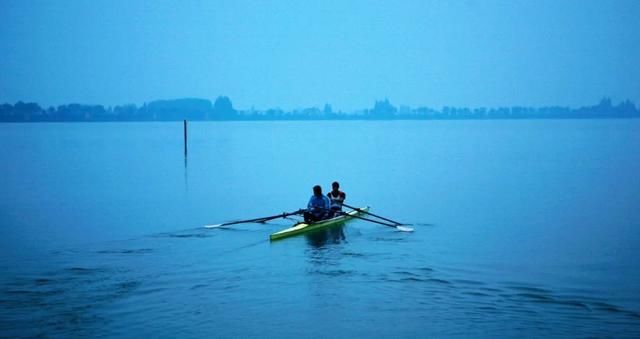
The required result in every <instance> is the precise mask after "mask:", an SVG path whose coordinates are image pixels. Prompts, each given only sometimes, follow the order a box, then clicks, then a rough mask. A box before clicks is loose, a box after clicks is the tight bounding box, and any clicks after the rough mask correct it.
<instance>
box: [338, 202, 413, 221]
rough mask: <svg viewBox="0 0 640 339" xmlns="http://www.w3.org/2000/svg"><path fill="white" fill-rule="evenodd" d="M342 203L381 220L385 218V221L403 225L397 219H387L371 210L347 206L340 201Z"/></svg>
mask: <svg viewBox="0 0 640 339" xmlns="http://www.w3.org/2000/svg"><path fill="white" fill-rule="evenodd" d="M342 205H343V206H346V207H349V208H350V209H353V210H356V211H359V212H362V213H366V214H369V215H371V216H374V217H376V218H379V219H382V220H385V221H388V222H392V223H394V224H396V225H403V223H401V222H397V221H395V220H391V219H387V218H385V217H381V216H379V215H377V214H373V213H371V212H369V211H365V210H363V209H361V208H357V207H353V206H349V205H347V204H345V203H342Z"/></svg>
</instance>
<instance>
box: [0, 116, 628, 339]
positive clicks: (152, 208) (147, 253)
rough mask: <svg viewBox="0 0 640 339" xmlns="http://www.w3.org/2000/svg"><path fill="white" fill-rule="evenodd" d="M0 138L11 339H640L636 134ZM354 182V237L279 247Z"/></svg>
mask: <svg viewBox="0 0 640 339" xmlns="http://www.w3.org/2000/svg"><path fill="white" fill-rule="evenodd" d="M183 147H184V146H183V134H182V123H177V122H176V123H174V122H165V123H70V124H66V123H49V124H36V123H30V124H0V160H1V163H2V164H3V165H2V176H1V178H0V182H1V185H0V186H1V187H2V189H1V190H0V272H1V273H0V337H31V336H39V335H41V336H52V337H78V336H80V337H142V336H153V337H221V338H233V337H278V338H288V337H300V336H301V337H314V338H335V337H345V338H350V337H389V338H391V337H393V338H396V337H407V338H409V337H411V338H413V337H425V336H431V337H433V336H435V337H449V336H463V337H491V336H502V337H520V336H526V337H541V336H549V335H550V336H554V337H589V336H615V337H638V336H640V265H638V264H637V257H638V254H639V253H638V248H639V246H640V209H639V208H638V197H640V176H639V175H638V173H640V152H638V149H640V121H636V120H531V121H528V120H522V121H510V120H503V121H366V122H363V121H326V122H192V123H190V124H189V145H188V157H187V158H185V156H184V148H183ZM334 180H338V181H340V182H341V184H342V188H343V189H344V191H345V192H346V193H347V203H349V204H351V205H355V206H370V207H371V212H373V213H376V214H380V215H382V216H386V217H389V218H391V219H395V220H400V221H402V222H407V223H412V224H413V226H412V227H413V228H414V229H415V232H413V233H405V232H399V231H397V230H396V229H394V228H391V227H386V226H382V225H377V224H372V223H369V222H366V221H363V220H353V221H350V222H348V223H347V224H345V225H339V226H338V227H335V228H331V229H329V230H323V231H320V232H316V233H312V234H308V235H302V236H298V237H294V238H289V239H285V240H281V241H277V242H270V241H269V240H268V239H269V234H271V233H273V232H275V231H278V230H281V229H283V228H286V227H289V226H290V225H291V224H293V222H294V221H293V220H287V219H284V220H283V219H279V220H274V221H272V222H269V223H266V224H239V225H234V226H230V227H227V228H218V229H205V228H204V227H203V226H204V225H206V224H212V223H220V222H224V221H229V220H236V219H245V218H255V217H260V216H268V215H273V214H277V213H282V212H285V211H293V210H297V209H298V208H301V207H304V206H305V205H306V202H307V200H308V198H309V196H310V195H311V188H312V186H313V185H315V184H320V185H322V186H323V188H324V189H325V190H327V189H328V188H329V187H330V183H331V182H332V181H334Z"/></svg>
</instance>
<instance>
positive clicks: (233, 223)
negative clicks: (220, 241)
mask: <svg viewBox="0 0 640 339" xmlns="http://www.w3.org/2000/svg"><path fill="white" fill-rule="evenodd" d="M304 211H305V210H303V209H300V210H297V211H295V212H289V213H286V212H283V213H280V214H276V215H272V216H268V217H262V218H255V219H247V220H238V221H230V222H225V223H222V224H215V225H205V226H204V227H205V228H216V227H222V226H229V225H236V224H245V223H251V222H260V223H262V222H267V221H269V220H273V219H278V218H286V217H288V216H290V215H296V214H302V213H304Z"/></svg>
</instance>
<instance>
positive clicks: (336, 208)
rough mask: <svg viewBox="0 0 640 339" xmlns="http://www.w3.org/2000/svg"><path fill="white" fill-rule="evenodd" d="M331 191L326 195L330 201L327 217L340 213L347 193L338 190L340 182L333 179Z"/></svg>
mask: <svg viewBox="0 0 640 339" xmlns="http://www.w3.org/2000/svg"><path fill="white" fill-rule="evenodd" d="M331 188H333V189H332V190H331V192H329V193H327V197H328V198H329V201H330V202H331V209H330V212H329V218H333V217H335V216H336V215H340V214H341V212H342V203H343V202H344V200H345V199H346V198H347V195H346V194H345V193H344V192H342V191H341V190H340V184H339V183H338V182H337V181H334V182H333V184H331Z"/></svg>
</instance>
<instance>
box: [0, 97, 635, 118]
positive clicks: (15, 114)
mask: <svg viewBox="0 0 640 339" xmlns="http://www.w3.org/2000/svg"><path fill="white" fill-rule="evenodd" d="M638 117H640V110H638V108H637V107H636V106H635V104H634V103H633V102H631V101H629V100H625V101H623V102H620V103H619V104H617V105H613V103H612V102H611V99H610V98H603V99H602V100H600V102H599V103H598V104H596V105H593V106H585V107H579V108H570V107H565V106H545V107H537V108H536V107H524V106H512V107H499V108H484V107H480V108H466V107H451V106H444V107H442V108H441V109H440V110H436V109H433V108H429V107H419V108H410V107H408V106H399V107H396V106H394V105H392V104H391V102H389V100H388V99H384V100H379V101H376V102H375V104H374V106H373V108H370V109H364V110H360V111H356V112H352V113H344V112H341V111H337V112H336V111H334V110H333V109H332V107H331V105H329V104H325V105H324V107H323V108H322V109H320V108H317V107H310V108H304V109H295V110H291V111H284V110H281V109H279V108H272V109H267V110H262V111H260V110H255V109H253V108H252V109H249V110H236V109H235V108H234V107H233V104H232V102H231V99H229V98H228V97H226V96H219V97H218V98H217V99H216V100H215V102H214V103H212V102H211V101H210V100H207V99H198V98H184V99H175V100H157V101H152V102H149V103H145V104H143V105H142V106H137V105H134V104H129V105H121V106H114V107H104V106H103V105H83V104H68V105H60V106H58V107H53V106H52V107H49V108H46V109H45V108H42V107H41V106H40V105H39V104H37V103H24V102H21V101H20V102H17V103H16V104H14V105H11V104H3V105H0V122H74V121H78V122H82V121H84V122H90V121H95V122H100V121H103V122H104V121H180V120H191V121H198V120H201V121H208V120H212V121H216V120H438V119H441V120H446V119H593V118H638Z"/></svg>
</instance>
